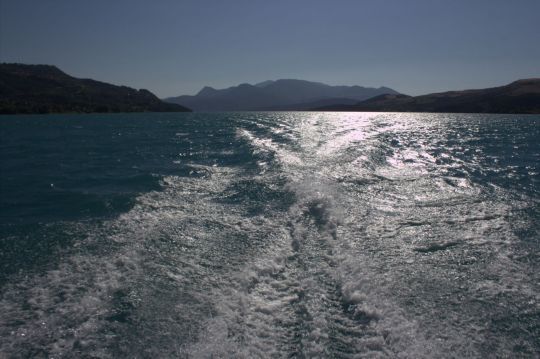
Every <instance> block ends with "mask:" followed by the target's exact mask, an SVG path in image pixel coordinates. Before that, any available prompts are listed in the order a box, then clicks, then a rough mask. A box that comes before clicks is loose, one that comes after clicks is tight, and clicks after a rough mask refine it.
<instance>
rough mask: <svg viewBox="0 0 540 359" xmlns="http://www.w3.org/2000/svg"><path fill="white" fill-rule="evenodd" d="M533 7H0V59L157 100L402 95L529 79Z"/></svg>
mask: <svg viewBox="0 0 540 359" xmlns="http://www.w3.org/2000/svg"><path fill="white" fill-rule="evenodd" d="M539 14H540V0H324V1H323V0H153V1H150V0H92V1H83V0H49V1H45V0H33V1H32V0H0V62H22V63H29V64H38V63H39V64H51V65H56V66H58V67H59V68H60V69H62V70H63V71H65V72H67V73H68V74H70V75H72V76H75V77H80V78H93V79H96V80H100V81H105V82H110V83H113V84H119V85H120V84H121V85H127V86H130V87H134V88H146V89H148V90H150V91H152V92H154V93H155V94H157V95H158V96H160V97H168V96H177V95H183V94H195V93H196V92H198V91H199V90H200V89H201V88H202V87H203V86H206V85H208V86H212V87H214V88H225V87H229V86H233V85H237V84H240V83H257V82H261V81H264V80H269V79H270V80H276V79H280V78H295V79H305V80H311V81H319V82H324V83H328V84H331V85H361V86H373V87H379V86H388V87H391V88H393V89H395V90H397V91H400V92H402V93H406V94H409V95H419V94H425V93H430V92H437V91H446V90H460V89H467V88H484V87H491V86H498V85H504V84H506V83H509V82H512V81H514V80H517V79H519V78H528V77H540V20H539V19H540V15H539Z"/></svg>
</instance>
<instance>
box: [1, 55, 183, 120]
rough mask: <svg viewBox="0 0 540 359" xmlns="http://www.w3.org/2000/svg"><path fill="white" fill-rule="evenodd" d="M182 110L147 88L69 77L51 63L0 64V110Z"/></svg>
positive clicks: (34, 111) (8, 112) (11, 111)
mask: <svg viewBox="0 0 540 359" xmlns="http://www.w3.org/2000/svg"><path fill="white" fill-rule="evenodd" d="M149 111H151V112H186V111H190V110H189V109H188V108H186V107H183V106H180V105H177V104H171V103H166V102H163V101H161V100H160V99H159V98H158V97H157V96H155V95H154V94H152V93H151V92H150V91H148V90H144V89H141V90H136V89H133V88H130V87H127V86H116V85H112V84H108V83H105V82H100V81H95V80H91V79H78V78H75V77H72V76H70V75H68V74H66V73H64V72H63V71H61V70H60V69H58V68H57V67H55V66H51V65H25V64H8V63H2V64H0V114H15V113H66V112H84V113H90V112H149Z"/></svg>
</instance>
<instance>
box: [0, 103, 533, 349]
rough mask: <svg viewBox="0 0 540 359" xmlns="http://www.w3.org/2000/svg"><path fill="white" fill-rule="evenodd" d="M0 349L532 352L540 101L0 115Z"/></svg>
mask: <svg viewBox="0 0 540 359" xmlns="http://www.w3.org/2000/svg"><path fill="white" fill-rule="evenodd" d="M0 170H1V180H0V186H1V187H0V191H1V203H0V205H1V207H0V235H1V237H0V357H7V358H9V357H14V358H18V357H23V358H25V357H27V358H49V357H50V358H59V357H66V358H82V357H97V358H118V357H126V358H164V357H186V358H211V357H212V358H219V357H223V358H255V357H275V358H291V357H292V358H295V357H296V358H302V357H328V358H331V357H333V358H356V357H404V358H422V357H456V358H462V357H538V356H539V355H540V354H539V353H540V274H539V273H540V272H539V271H538V268H539V265H540V258H539V253H540V251H539V249H540V244H539V239H540V209H539V208H540V207H539V202H540V183H539V179H540V117H538V116H510V115H463V114H452V115H450V114H370V113H227V114H135V115H133V114H131V115H74V116H72V115H62V116H55V115H49V116H0Z"/></svg>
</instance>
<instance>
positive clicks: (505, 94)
mask: <svg viewBox="0 0 540 359" xmlns="http://www.w3.org/2000/svg"><path fill="white" fill-rule="evenodd" d="M315 110H319V111H383V112H384V111H389V112H454V113H460V112H462V113H524V114H526V113H531V114H533V113H540V79H539V78H535V79H525V80H518V81H515V82H512V83H511V84H508V85H506V86H500V87H493V88H487V89H481V90H464V91H449V92H441V93H434V94H429V95H422V96H416V97H411V96H405V95H381V96H377V97H374V98H371V99H368V100H366V101H362V102H359V103H357V104H354V105H350V104H346V103H344V104H341V105H331V106H321V107H315Z"/></svg>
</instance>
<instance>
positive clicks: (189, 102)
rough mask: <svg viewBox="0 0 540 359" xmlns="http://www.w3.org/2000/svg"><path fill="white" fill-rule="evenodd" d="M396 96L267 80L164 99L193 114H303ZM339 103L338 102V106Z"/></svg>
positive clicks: (383, 90) (376, 90)
mask: <svg viewBox="0 0 540 359" xmlns="http://www.w3.org/2000/svg"><path fill="white" fill-rule="evenodd" d="M386 93H390V94H398V92H397V91H395V90H392V89H391V88H388V87H379V88H371V87H362V86H330V85H326V84H323V83H320V82H311V81H305V80H294V79H281V80H275V81H273V80H268V81H263V82H260V83H257V84H255V85H251V84H240V85H238V86H233V87H229V88H226V89H221V90H217V89H214V88H212V87H208V86H206V87H204V88H203V89H202V90H201V91H199V92H198V93H197V94H196V95H194V96H190V95H184V96H178V97H170V98H167V99H165V101H167V102H171V103H176V104H180V105H183V106H187V107H189V108H192V109H193V110H195V111H256V110H290V111H292V110H307V109H310V108H312V107H314V106H317V103H321V104H320V106H325V105H330V104H338V103H344V102H343V101H345V103H355V102H358V101H362V100H365V99H368V98H371V97H374V96H378V95H381V94H386ZM340 101H341V102H340Z"/></svg>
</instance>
